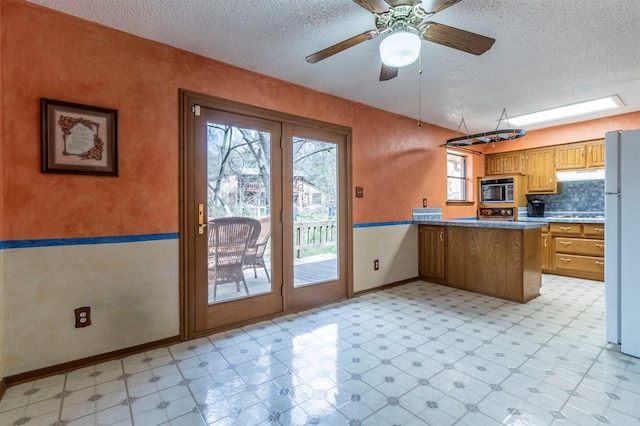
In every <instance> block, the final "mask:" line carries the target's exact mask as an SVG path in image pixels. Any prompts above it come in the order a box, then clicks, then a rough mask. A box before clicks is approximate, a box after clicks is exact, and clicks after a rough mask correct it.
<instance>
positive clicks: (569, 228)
mask: <svg viewBox="0 0 640 426" xmlns="http://www.w3.org/2000/svg"><path fill="white" fill-rule="evenodd" d="M560 230H561V231H569V230H571V227H570V226H561V227H560Z"/></svg>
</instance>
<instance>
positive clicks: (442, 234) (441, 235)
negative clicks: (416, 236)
mask: <svg viewBox="0 0 640 426" xmlns="http://www.w3.org/2000/svg"><path fill="white" fill-rule="evenodd" d="M440 241H444V232H442V231H440Z"/></svg>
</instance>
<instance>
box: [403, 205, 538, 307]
mask: <svg viewBox="0 0 640 426" xmlns="http://www.w3.org/2000/svg"><path fill="white" fill-rule="evenodd" d="M413 223H414V224H416V225H418V229H419V238H420V241H419V251H420V262H419V264H420V277H421V278H422V279H424V280H425V281H429V282H433V283H436V284H442V285H447V286H449V287H454V288H458V289H461V290H467V291H472V292H476V293H481V294H485V295H489V296H494V297H499V298H502V299H507V300H512V301H514V302H520V303H525V302H528V301H529V300H532V299H534V298H536V297H538V296H539V295H540V285H541V279H542V278H541V270H540V251H541V250H540V228H542V227H543V226H544V225H545V224H544V223H536V222H508V221H494V220H456V219H440V218H438V217H437V215H428V214H426V215H419V214H415V213H414V221H413Z"/></svg>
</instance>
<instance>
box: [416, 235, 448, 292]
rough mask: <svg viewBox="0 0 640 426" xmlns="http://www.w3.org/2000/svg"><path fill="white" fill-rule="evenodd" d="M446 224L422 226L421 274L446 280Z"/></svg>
mask: <svg viewBox="0 0 640 426" xmlns="http://www.w3.org/2000/svg"><path fill="white" fill-rule="evenodd" d="M444 242H445V232H444V226H424V225H422V226H420V248H419V251H420V275H421V276H424V277H430V278H436V279H439V280H444Z"/></svg>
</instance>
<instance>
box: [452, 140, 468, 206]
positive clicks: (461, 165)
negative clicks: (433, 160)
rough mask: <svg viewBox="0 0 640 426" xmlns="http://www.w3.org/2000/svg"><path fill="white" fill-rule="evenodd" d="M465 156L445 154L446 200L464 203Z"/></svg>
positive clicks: (465, 197)
mask: <svg viewBox="0 0 640 426" xmlns="http://www.w3.org/2000/svg"><path fill="white" fill-rule="evenodd" d="M466 183H467V156H466V155H462V154H458V153H455V152H451V151H448V152H447V200H448V201H466V200H467V193H466V186H467V185H466Z"/></svg>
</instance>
